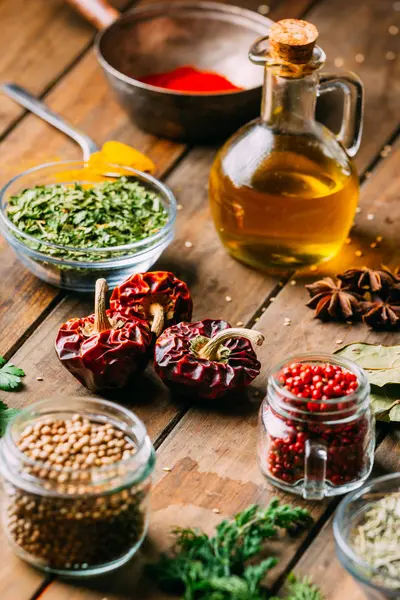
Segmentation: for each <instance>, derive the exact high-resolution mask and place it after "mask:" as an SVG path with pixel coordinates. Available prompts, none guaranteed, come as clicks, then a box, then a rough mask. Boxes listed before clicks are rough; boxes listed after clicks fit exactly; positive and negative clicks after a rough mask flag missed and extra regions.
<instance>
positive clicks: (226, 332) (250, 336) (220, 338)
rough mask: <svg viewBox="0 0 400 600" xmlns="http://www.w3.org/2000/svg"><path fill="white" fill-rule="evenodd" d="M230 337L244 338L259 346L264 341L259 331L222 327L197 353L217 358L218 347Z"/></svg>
mask: <svg viewBox="0 0 400 600" xmlns="http://www.w3.org/2000/svg"><path fill="white" fill-rule="evenodd" d="M232 338H245V339H246V340H249V342H251V343H252V344H255V345H257V346H261V344H262V343H263V341H264V336H263V335H262V333H260V332H259V331H254V330H253V329H241V328H239V327H231V328H229V329H223V330H222V331H220V332H219V333H217V335H215V336H214V337H213V338H211V339H210V341H209V342H207V344H206V345H205V346H203V347H202V348H201V350H199V351H198V355H199V356H200V358H205V359H206V360H219V359H220V354H219V349H220V347H221V346H222V344H223V343H224V342H226V340H231V339H232Z"/></svg>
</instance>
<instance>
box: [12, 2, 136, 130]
mask: <svg viewBox="0 0 400 600" xmlns="http://www.w3.org/2000/svg"><path fill="white" fill-rule="evenodd" d="M112 1H113V4H114V6H117V7H119V8H123V7H124V6H127V4H128V2H127V0H112ZM0 23H1V24H2V35H1V38H0V80H2V81H15V82H16V83H19V84H20V85H23V86H25V87H27V88H28V89H29V90H30V91H31V92H32V93H33V94H35V95H37V96H39V95H41V94H43V92H44V91H45V90H46V89H49V87H51V85H53V84H54V82H55V81H57V79H58V78H59V77H60V76H61V75H62V73H63V72H64V71H65V69H67V68H69V67H70V66H71V64H73V63H74V61H76V60H77V59H78V58H79V57H80V55H81V54H82V53H83V52H84V51H85V50H86V48H87V47H88V45H89V44H90V41H91V40H92V38H93V36H94V33H95V32H94V29H93V27H91V26H90V25H88V24H87V23H86V22H85V21H84V20H83V19H82V18H80V17H79V16H78V15H76V14H75V13H74V12H73V11H72V10H71V9H70V8H69V7H68V6H66V5H65V2H64V0H51V2H49V1H48V0H35V2H25V0H3V2H1V3H0ZM23 114H24V109H22V108H20V107H19V106H18V105H17V104H15V102H13V101H12V100H9V99H8V98H7V97H6V96H4V95H0V136H1V135H2V134H4V132H5V131H6V130H7V129H8V128H9V127H11V126H12V125H13V123H15V121H16V120H17V119H18V118H20V117H21V116H22V115H23Z"/></svg>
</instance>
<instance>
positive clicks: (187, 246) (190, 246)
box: [185, 242, 193, 248]
mask: <svg viewBox="0 0 400 600" xmlns="http://www.w3.org/2000/svg"><path fill="white" fill-rule="evenodd" d="M185 246H186V248H192V246H193V244H192V242H185Z"/></svg>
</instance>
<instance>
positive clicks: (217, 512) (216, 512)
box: [212, 508, 221, 515]
mask: <svg viewBox="0 0 400 600" xmlns="http://www.w3.org/2000/svg"><path fill="white" fill-rule="evenodd" d="M212 511H213V513H215V514H216V515H219V513H220V512H221V511H220V510H219V508H213V509H212Z"/></svg>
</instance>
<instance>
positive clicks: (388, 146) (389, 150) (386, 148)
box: [383, 144, 392, 152]
mask: <svg viewBox="0 0 400 600" xmlns="http://www.w3.org/2000/svg"><path fill="white" fill-rule="evenodd" d="M383 149H384V151H385V152H391V150H392V146H390V145H389V144H386V146H383Z"/></svg>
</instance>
